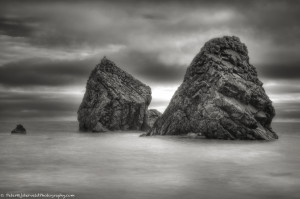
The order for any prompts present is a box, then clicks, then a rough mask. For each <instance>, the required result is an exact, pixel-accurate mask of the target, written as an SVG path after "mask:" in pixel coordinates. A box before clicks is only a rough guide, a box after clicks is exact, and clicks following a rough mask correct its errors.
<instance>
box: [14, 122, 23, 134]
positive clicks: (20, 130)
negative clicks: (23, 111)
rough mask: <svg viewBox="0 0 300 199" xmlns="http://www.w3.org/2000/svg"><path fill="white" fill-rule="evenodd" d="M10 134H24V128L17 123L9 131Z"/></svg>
mask: <svg viewBox="0 0 300 199" xmlns="http://www.w3.org/2000/svg"><path fill="white" fill-rule="evenodd" d="M11 133H12V134H26V129H25V128H24V126H23V125H22V124H18V125H17V126H16V128H15V129H14V130H12V131H11Z"/></svg>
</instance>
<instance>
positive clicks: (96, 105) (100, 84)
mask: <svg viewBox="0 0 300 199" xmlns="http://www.w3.org/2000/svg"><path fill="white" fill-rule="evenodd" d="M150 102H151V89H150V87H149V86H147V85H145V84H143V83H142V82H140V81H139V80H137V79H135V78H134V77H132V76H131V75H130V74H128V73H126V72H125V71H123V70H121V69H120V68H118V67H117V66H116V65H115V63H113V62H112V61H110V60H108V59H107V58H106V57H104V58H103V59H102V60H101V62H100V64H98V65H97V66H96V68H95V69H94V70H93V71H92V72H91V75H90V77H89V79H88V81H87V85H86V92H85V94H84V97H83V100H82V103H81V105H80V107H79V110H78V121H79V129H80V130H82V131H93V132H105V131H112V130H142V129H143V128H144V126H145V125H146V120H147V118H146V111H147V109H148V105H149V104H150Z"/></svg>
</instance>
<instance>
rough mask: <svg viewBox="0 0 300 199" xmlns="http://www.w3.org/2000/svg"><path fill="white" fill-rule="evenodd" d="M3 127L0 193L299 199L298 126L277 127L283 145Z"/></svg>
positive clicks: (54, 126)
mask: <svg viewBox="0 0 300 199" xmlns="http://www.w3.org/2000/svg"><path fill="white" fill-rule="evenodd" d="M15 125H16V124H14V123H9V122H1V123H0V193H66V194H75V195H76V198H80V199H81V198H83V199H94V198H95V199H106V198H113V199H144V198H146V199H148V198H149V199H150V198H155V199H160V198H168V199H177V198H178V199H183V198H184V199H192V198H203V199H205V198H216V199H221V198H222V199H224V198H225V199H226V198H228V199H231V198H238V199H248V198H263V199H267V198H272V199H275V198H299V197H300V192H299V191H300V132H299V129H300V124H295V123H294V124H288V123H275V124H274V125H273V126H274V130H275V131H276V132H278V134H279V136H280V139H279V140H278V141H272V142H264V141H224V140H206V139H190V138H178V137H174V136H173V137H162V136H155V137H139V135H140V134H141V133H142V132H115V133H100V134H97V133H80V132H78V131H77V123H76V122H27V123H24V126H25V128H26V129H27V131H28V134H27V135H10V133H9V132H10V131H11V130H12V129H13V128H14V127H15Z"/></svg>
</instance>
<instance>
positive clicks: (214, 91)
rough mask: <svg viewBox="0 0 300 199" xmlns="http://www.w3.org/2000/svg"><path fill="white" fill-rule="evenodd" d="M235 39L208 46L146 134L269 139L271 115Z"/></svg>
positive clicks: (214, 41) (243, 49)
mask: <svg viewBox="0 0 300 199" xmlns="http://www.w3.org/2000/svg"><path fill="white" fill-rule="evenodd" d="M262 85H263V84H262V82H261V81H260V80H259V79H258V77H257V72H256V69H255V67H254V66H253V65H251V64H250V63H249V57H248V51H247V47H246V46H245V44H243V43H241V42H240V39H239V38H238V37H234V36H233V37H229V36H225V37H223V38H216V39H212V40H210V41H208V42H207V43H206V44H205V45H204V47H203V48H202V49H201V51H200V53H199V54H197V55H196V57H195V58H194V60H193V61H192V63H191V65H190V66H189V67H188V69H187V71H186V74H185V77H184V81H183V83H182V84H181V85H180V87H179V88H178V90H177V91H176V93H175V94H174V96H173V98H172V100H171V102H170V104H169V106H168V107H167V109H166V111H165V112H164V113H163V115H162V116H161V117H160V118H159V119H158V120H157V121H156V123H155V124H154V126H153V128H152V129H151V130H150V132H149V133H148V134H147V135H180V134H188V133H189V132H193V133H196V134H197V133H201V134H202V135H204V136H205V137H206V138H214V139H249V140H256V139H259V140H272V139H277V138H278V136H277V135H276V133H275V132H274V131H273V130H272V128H271V121H272V119H273V117H274V115H275V110H274V108H273V106H272V102H271V100H270V99H269V98H268V96H267V95H266V93H265V90H264V89H263V87H262Z"/></svg>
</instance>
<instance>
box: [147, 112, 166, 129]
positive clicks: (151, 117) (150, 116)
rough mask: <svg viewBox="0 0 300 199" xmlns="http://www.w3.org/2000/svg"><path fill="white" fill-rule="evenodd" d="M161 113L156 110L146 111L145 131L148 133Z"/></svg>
mask: <svg viewBox="0 0 300 199" xmlns="http://www.w3.org/2000/svg"><path fill="white" fill-rule="evenodd" d="M161 115H162V114H161V112H159V111H158V110H156V109H149V110H147V117H146V118H147V119H146V126H145V129H144V130H145V131H149V130H150V129H151V128H152V127H153V124H154V123H155V122H156V120H157V119H158V118H159V117H160V116H161Z"/></svg>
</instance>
